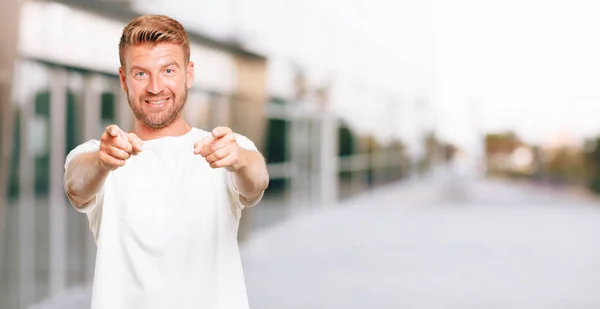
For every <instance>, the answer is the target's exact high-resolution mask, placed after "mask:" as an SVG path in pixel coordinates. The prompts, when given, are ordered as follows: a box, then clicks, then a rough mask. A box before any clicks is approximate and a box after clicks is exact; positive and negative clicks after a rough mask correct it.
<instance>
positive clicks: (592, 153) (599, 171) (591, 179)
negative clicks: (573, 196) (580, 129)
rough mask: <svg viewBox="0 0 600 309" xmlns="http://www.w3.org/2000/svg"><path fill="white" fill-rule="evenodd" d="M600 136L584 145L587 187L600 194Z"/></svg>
mask: <svg viewBox="0 0 600 309" xmlns="http://www.w3.org/2000/svg"><path fill="white" fill-rule="evenodd" d="M599 145H600V136H599V137H596V138H593V139H588V140H587V141H586V142H585V143H584V150H585V152H584V154H585V169H586V176H587V177H586V178H587V185H588V188H589V189H590V190H592V191H593V192H596V193H600V147H598V146H599Z"/></svg>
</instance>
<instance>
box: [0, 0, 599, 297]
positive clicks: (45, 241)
mask: <svg viewBox="0 0 600 309" xmlns="http://www.w3.org/2000/svg"><path fill="white" fill-rule="evenodd" d="M0 5H1V10H0V20H1V24H0V25H1V26H2V27H1V28H2V31H1V32H0V39H1V40H0V108H1V117H0V119H1V120H0V121H1V123H0V128H1V134H0V137H1V140H0V153H1V161H0V167H1V169H0V176H1V177H0V308H6V309H13V308H88V307H89V287H90V283H91V280H92V278H93V265H94V259H95V245H94V243H93V239H92V235H91V233H90V232H89V230H88V226H87V223H88V222H87V219H86V217H85V216H83V215H81V214H79V213H77V212H76V211H75V210H73V209H72V208H71V207H70V206H69V204H68V202H67V200H66V197H65V195H64V189H63V183H62V177H63V173H64V159H65V156H66V154H67V153H68V152H69V151H70V150H71V149H73V148H74V147H75V146H77V145H78V144H80V143H82V142H84V141H86V140H89V139H93V138H95V139H98V138H99V137H100V135H101V132H102V131H103V129H104V128H105V127H106V126H107V125H108V124H112V123H117V124H118V125H120V126H121V127H123V128H128V127H129V126H130V125H131V123H132V114H131V111H130V110H129V106H128V105H127V102H126V97H125V95H124V94H123V93H122V92H121V90H120V87H119V81H118V75H117V72H118V71H117V70H118V67H119V60H118V49H117V47H118V40H119V38H120V34H121V30H122V29H123V27H124V26H125V25H126V24H127V22H128V21H129V20H131V19H132V18H134V17H136V16H138V15H141V14H146V13H159V14H166V15H170V16H171V17H174V18H176V19H178V20H179V21H180V22H182V24H183V25H184V26H185V27H186V30H187V31H188V34H189V36H190V39H191V42H192V46H191V50H192V56H191V57H192V61H194V62H195V64H196V66H195V68H196V81H195V85H194V87H193V89H192V90H191V91H190V93H189V96H188V102H187V105H186V110H185V116H186V117H187V120H188V121H189V122H190V123H191V124H192V125H194V126H197V127H200V128H204V129H207V130H208V129H211V128H213V127H215V126H218V125H225V126H230V127H232V128H233V129H234V131H236V132H239V133H241V134H244V135H246V136H248V137H249V138H250V139H252V140H253V141H254V142H255V143H256V145H257V146H258V147H259V149H260V150H261V152H262V153H263V154H264V155H265V157H266V159H267V162H268V168H269V173H270V175H271V184H270V187H269V189H268V191H267V193H266V194H265V197H264V200H263V202H262V203H261V204H260V205H258V206H257V207H255V208H252V209H248V210H245V211H244V216H243V220H242V225H241V227H240V245H241V250H242V256H243V259H244V265H245V272H246V278H247V281H248V290H249V297H250V302H251V305H253V307H254V308H286V309H287V308H492V307H493V308H600V297H597V296H593V295H596V294H598V293H597V292H595V291H594V289H593V287H594V286H596V287H597V286H598V284H600V262H599V261H600V260H599V259H598V258H600V250H598V249H596V248H595V247H597V246H598V243H599V242H598V240H600V224H598V223H600V213H599V210H600V203H599V202H598V201H599V200H598V199H597V198H596V195H595V192H600V148H598V147H597V144H598V143H599V142H600V122H599V121H597V115H600V105H599V104H598V102H600V87H598V85H600V58H599V57H598V55H600V43H599V42H600V41H599V40H597V39H596V37H597V29H600V19H598V18H597V16H598V13H600V4H597V3H596V2H595V1H591V0H590V1H584V0H574V1H542V0H521V1H517V0H508V1H481V0H454V1H442V0H419V1H417V0H397V1H386V0H375V1H364V0H346V1H341V0H319V1H317V0H304V1H293V0H224V1H208V0H194V1H193V0H169V1H167V0H56V1H53V0H45V1H44V0H37V1H35V0H3V1H2V3H1V4H0ZM324 291H327V293H325V292H324Z"/></svg>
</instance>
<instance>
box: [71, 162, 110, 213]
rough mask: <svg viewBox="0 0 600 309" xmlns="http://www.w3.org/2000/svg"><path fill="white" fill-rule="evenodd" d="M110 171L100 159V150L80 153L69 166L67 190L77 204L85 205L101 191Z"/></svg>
mask: <svg viewBox="0 0 600 309" xmlns="http://www.w3.org/2000/svg"><path fill="white" fill-rule="evenodd" d="M108 173H109V171H108V170H106V169H105V168H103V167H102V166H101V165H100V163H99V161H98V152H89V153H84V154H80V155H78V156H77V157H75V158H74V159H73V161H71V163H70V164H69V166H68V168H67V171H66V173H65V191H66V193H67V195H68V196H69V197H70V198H71V200H72V201H73V202H74V203H75V204H77V205H83V204H85V203H87V202H89V201H90V200H92V198H94V196H96V194H98V192H100V190H101V189H102V187H103V186H104V181H105V180H106V177H107V176H108Z"/></svg>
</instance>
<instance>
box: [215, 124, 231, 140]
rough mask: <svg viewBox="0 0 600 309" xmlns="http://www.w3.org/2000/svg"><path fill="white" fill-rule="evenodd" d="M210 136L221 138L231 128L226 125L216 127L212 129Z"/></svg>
mask: <svg viewBox="0 0 600 309" xmlns="http://www.w3.org/2000/svg"><path fill="white" fill-rule="evenodd" d="M211 133H212V136H213V137H215V138H221V137H223V136H225V135H227V134H228V133H231V129H230V128H228V127H216V128H214V129H213V130H212V132H211Z"/></svg>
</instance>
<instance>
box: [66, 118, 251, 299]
mask: <svg viewBox="0 0 600 309" xmlns="http://www.w3.org/2000/svg"><path fill="white" fill-rule="evenodd" d="M208 135H210V132H206V131H203V130H200V129H197V128H192V129H191V130H190V131H189V132H188V133H186V134H185V135H183V136H179V137H163V138H159V139H155V140H149V141H145V142H144V144H143V146H142V152H141V153H140V154H138V155H137V156H132V157H131V158H130V159H128V160H127V162H126V164H125V166H123V167H121V168H119V169H117V170H115V171H113V172H111V173H110V174H109V176H108V178H107V179H106V182H105V184H104V188H103V190H102V191H101V192H100V193H99V194H98V195H97V196H96V198H95V199H93V200H92V201H91V202H89V203H88V204H86V205H83V207H80V208H78V210H79V211H81V212H83V213H86V214H87V217H88V220H89V223H90V230H91V231H92V232H93V234H94V237H95V239H96V245H97V254H96V266H95V273H94V283H93V292H92V309H121V308H123V309H131V308H144V309H151V308H160V309H165V308H178V309H187V308H190V309H192V308H194V309H196V308H211V309H212V308H215V309H238V308H240V309H245V308H248V300H247V295H246V286H245V281H244V275H243V272H242V263H241V259H240V254H239V250H238V243H237V232H238V225H239V220H240V217H241V210H242V209H243V208H244V207H247V206H253V205H255V204H256V203H258V201H259V200H260V199H261V198H262V195H261V196H259V197H258V198H256V199H255V200H253V201H242V200H241V196H240V194H239V192H238V191H237V190H236V188H235V186H234V184H233V181H232V177H230V176H231V175H232V173H230V172H228V171H227V170H225V169H223V168H219V169H213V168H211V167H210V166H209V165H208V163H207V162H206V160H205V159H204V158H203V157H202V156H200V155H195V154H194V153H193V148H194V143H195V142H196V141H198V140H200V139H202V138H203V137H205V136H208ZM236 140H237V142H238V144H239V145H240V146H241V147H243V148H246V149H249V150H256V147H255V146H254V143H252V141H250V140H249V139H248V138H246V137H244V136H242V135H239V134H236ZM99 145H100V143H99V141H97V140H90V141H88V142H86V143H84V144H81V145H79V146H78V147H77V148H75V149H74V150H73V151H71V152H70V153H69V155H68V156H67V158H66V163H65V170H66V168H67V166H68V165H69V163H70V162H71V160H72V159H73V158H74V157H75V156H77V155H79V154H82V153H85V152H90V151H97V150H98V149H99ZM72 203H73V202H72ZM76 209H77V208H76Z"/></svg>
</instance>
